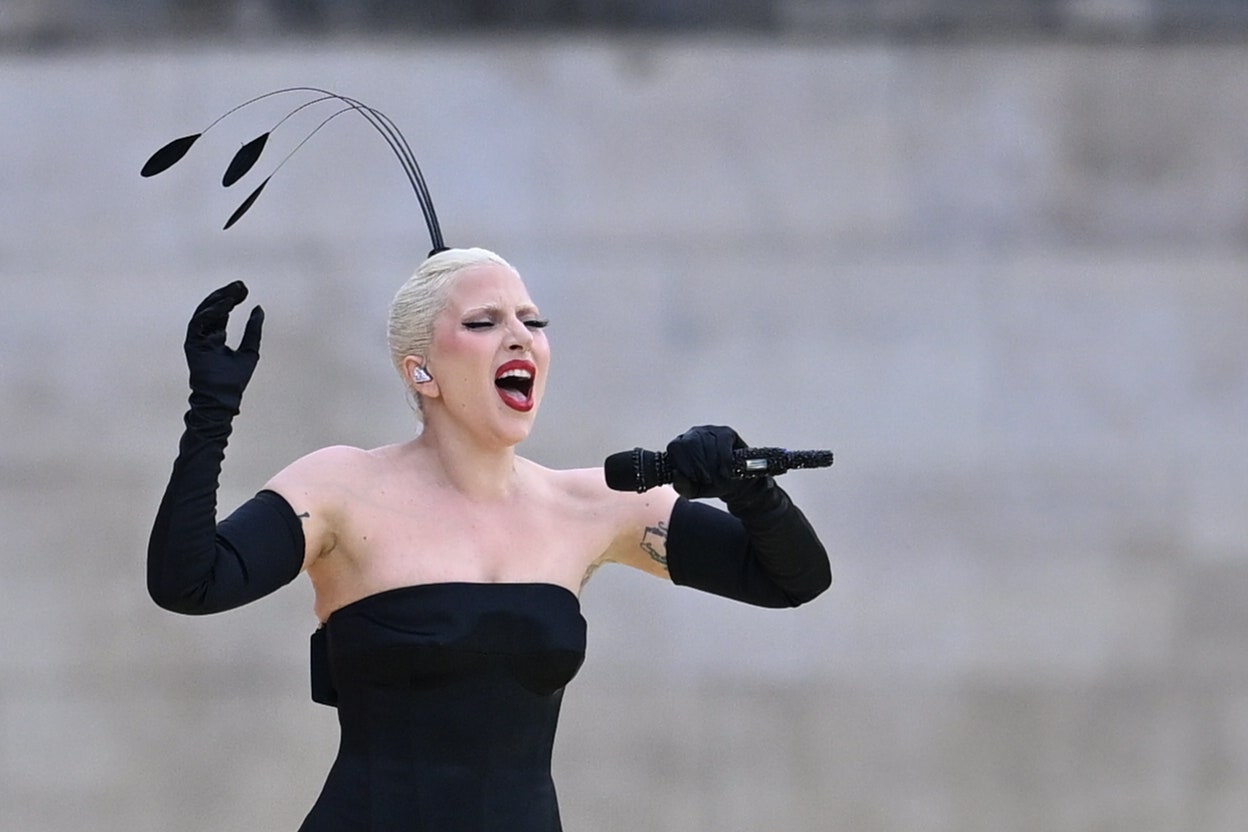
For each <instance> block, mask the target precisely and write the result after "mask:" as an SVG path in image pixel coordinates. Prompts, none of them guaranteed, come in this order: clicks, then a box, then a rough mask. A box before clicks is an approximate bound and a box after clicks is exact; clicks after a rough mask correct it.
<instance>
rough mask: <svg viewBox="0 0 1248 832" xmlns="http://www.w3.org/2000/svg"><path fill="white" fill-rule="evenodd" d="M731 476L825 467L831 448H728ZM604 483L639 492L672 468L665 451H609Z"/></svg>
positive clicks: (664, 480) (667, 478) (666, 479)
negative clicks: (731, 449) (817, 449)
mask: <svg viewBox="0 0 1248 832" xmlns="http://www.w3.org/2000/svg"><path fill="white" fill-rule="evenodd" d="M732 456H733V459H734V462H733V466H732V477H733V479H738V480H745V479H754V478H756V477H771V476H775V475H776V474H783V473H784V472H785V471H788V470H789V469H791V468H827V467H828V466H829V465H831V464H832V452H831V451H790V450H787V449H785V448H739V449H737V450H735V451H733V452H732ZM602 467H603V473H604V474H605V475H606V478H607V487H608V488H610V489H612V490H613V491H636V492H637V493H638V494H640V493H641V492H643V491H648V490H650V489H651V488H654V487H655V486H658V485H666V484H668V483H670V482H671V481H672V469H671V466H670V465H669V464H668V461H667V453H666V452H665V451H647V450H644V449H642V448H633V449H632V450H631V451H620V452H619V453H617V454H611V456H609V457H607V459H606V461H605V462H603V464H602Z"/></svg>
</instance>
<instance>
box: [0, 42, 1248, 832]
mask: <svg viewBox="0 0 1248 832" xmlns="http://www.w3.org/2000/svg"><path fill="white" fill-rule="evenodd" d="M292 84H312V85H319V86H326V87H330V88H333V89H336V90H339V91H342V92H344V93H346V94H350V95H353V96H356V97H359V98H362V99H364V100H366V101H368V102H370V103H371V104H373V105H374V106H377V107H379V108H381V109H383V110H385V111H386V112H388V113H389V114H390V115H391V116H392V117H393V118H394V119H395V121H397V122H398V123H399V124H400V125H402V127H403V129H404V132H405V133H406V135H407V137H408V139H409V141H410V142H411V144H412V146H413V147H414V148H415V150H416V152H417V154H418V156H419V158H420V160H421V164H422V165H423V166H424V169H425V172H426V175H427V177H428V179H429V182H430V187H431V189H432V191H433V195H434V199H435V202H436V205H437V208H438V210H439V213H440V215H441V218H442V223H443V228H444V230H445V232H446V235H447V238H448V240H449V241H450V242H452V243H457V244H481V245H486V246H489V247H492V248H495V249H497V250H499V251H500V252H502V253H504V254H505V255H506V256H507V257H508V258H509V259H511V260H512V262H514V263H515V264H516V265H517V266H518V267H519V268H520V269H521V270H522V272H523V273H524V274H525V275H526V276H527V278H528V280H529V283H530V288H531V290H532V292H533V294H534V295H535V297H536V298H537V299H538V301H539V302H540V303H541V304H542V306H543V310H544V311H546V312H549V314H550V316H551V318H552V320H553V322H554V323H553V324H552V327H551V329H550V333H551V336H552V340H553V344H554V350H555V364H554V373H555V375H554V378H553V379H552V382H551V387H550V388H549V391H548V399H547V402H546V404H545V406H544V409H543V413H542V417H541V419H540V420H539V427H538V430H537V432H536V435H535V436H534V437H533V438H532V440H531V441H530V442H529V443H528V444H527V445H526V446H525V452H526V453H527V454H528V455H529V456H531V457H533V458H535V459H537V460H539V461H541V462H543V463H545V464H549V465H553V466H579V465H587V464H596V463H597V462H598V461H600V460H601V459H602V458H603V457H604V456H605V455H606V454H608V453H610V452H613V451H616V450H620V449H624V448H629V447H632V446H633V445H645V446H650V447H657V446H661V445H662V444H663V443H665V442H666V441H667V439H668V438H670V437H671V436H672V435H674V434H675V433H677V432H679V431H681V430H683V429H684V428H686V427H687V426H689V425H690V424H693V423H697V422H703V421H722V422H726V423H729V424H733V425H735V426H737V427H738V428H739V430H740V431H741V432H742V433H743V434H744V435H745V436H746V437H747V438H748V439H749V440H750V441H752V442H754V443H757V444H773V443H774V444H788V445H790V446H791V447H824V446H826V447H831V448H833V449H834V450H835V451H836V452H837V463H836V465H835V467H834V468H833V469H831V470H829V471H821V472H796V473H793V474H790V475H789V476H788V477H787V478H786V480H785V485H786V487H788V488H789V489H790V491H791V492H792V493H793V494H794V495H795V497H796V498H797V499H798V500H799V502H800V503H801V504H802V505H803V506H804V507H805V508H806V509H807V511H808V513H809V514H810V516H811V517H812V518H813V520H814V522H815V523H816V525H817V526H818V527H819V529H820V530H821V532H822V534H823V536H824V538H825V540H826V541H827V543H828V545H829V548H830V549H831V551H832V552H833V555H834V566H835V569H836V574H837V579H838V581H837V585H836V586H835V587H834V589H833V590H832V591H831V592H830V593H829V594H828V595H826V596H824V597H823V598H821V599H820V600H819V601H818V602H816V603H814V604H811V605H810V606H808V607H804V608H802V609H799V610H797V611H794V612H787V613H785V612H772V611H763V610H756V609H752V608H747V607H743V606H740V605H735V604H731V603H728V602H725V601H722V600H719V599H716V598H711V597H708V596H703V595H699V594H697V593H694V592H691V591H688V590H681V589H677V588H675V587H671V586H668V585H664V584H661V583H659V582H657V581H654V580H653V579H650V578H647V577H645V576H641V575H634V574H629V573H627V571H626V570H623V569H620V568H617V569H614V570H611V569H608V570H603V571H602V572H601V573H600V574H599V575H598V576H596V577H595V579H594V581H593V582H592V583H591V584H590V585H589V586H588V587H587V589H586V591H585V595H584V599H583V600H584V605H585V610H586V615H587V617H588V619H589V621H590V655H589V659H588V661H587V663H586V665H585V667H584V669H583V671H582V673H581V675H580V676H579V677H578V679H577V681H576V682H575V683H574V685H573V686H572V687H571V688H570V689H569V693H568V696H567V698H566V705H565V715H566V716H565V720H564V723H563V725H562V727H561V731H560V737H559V743H558V748H557V752H556V769H557V771H556V774H557V778H558V783H559V786H560V792H561V797H562V803H563V806H564V813H565V826H566V828H568V829H569V830H597V831H598V832H614V830H620V832H623V831H624V830H642V829H644V830H655V832H657V831H658V830H673V832H675V830H681V832H691V830H707V832H709V831H710V830H715V832H737V831H738V830H739V831H740V832H763V831H764V830H766V831H767V832H770V831H771V830H780V829H784V830H803V832H806V831H809V832H815V831H816V830H853V832H875V831H876V830H879V831H880V832H977V831H978V830H984V832H989V830H991V832H1002V830H1017V831H1018V832H1064V831H1065V830H1071V831H1072V832H1073V831H1074V830H1080V832H1083V831H1084V830H1131V832H1174V830H1180V829H1181V830H1238V829H1240V828H1241V827H1242V822H1243V818H1244V817H1245V815H1246V814H1248V650H1245V649H1244V642H1245V638H1246V637H1248V604H1245V603H1244V600H1245V595H1246V594H1248V511H1245V495H1246V494H1248V489H1246V488H1245V483H1246V482H1248V436H1246V435H1245V431H1244V428H1243V419H1244V416H1245V414H1248V350H1246V349H1245V347H1246V346H1248V334H1246V327H1248V280H1245V267H1246V266H1248V253H1246V251H1245V245H1244V243H1245V228H1248V225H1246V216H1245V214H1246V211H1248V197H1246V196H1245V194H1246V193H1248V189H1246V188H1245V186H1244V184H1245V182H1248V142H1245V141H1244V136H1245V135H1248V53H1246V52H1245V50H1244V49H1243V48H1241V47H1231V46H1226V47H1205V48H1197V47H1186V48H1178V47H1174V48H1130V47H1118V48H1094V47H1069V46H1066V47H1063V46H1059V45H1047V46H1034V47H1028V48H1021V47H1015V48H1010V47H1004V46H1000V47H992V46H974V45H966V46H961V47H957V48H952V47H943V48H942V47H929V48H922V47H887V46H876V47H866V46H860V47H855V46H848V45H845V46H839V47H819V46H815V45H813V44H806V45H789V46H786V45H784V44H779V43H766V44H765V43H761V42H754V41H714V40H645V39H628V40H619V41H607V40H561V39H533V40H529V41H506V40H496V41H454V42H429V41H415V42H410V43H401V42H391V43H389V44H384V45H378V44H374V45H368V44H364V43H359V44H356V45H349V44H339V45H332V46H331V45H325V44H316V45H311V44H308V45H297V44H293V45H290V46H288V47H285V48H283V49H281V50H276V51H274V50H267V51H261V50H259V49H257V50H255V51H252V50H248V49H243V48H239V49H235V50H231V49H227V48H224V47H213V48H204V49H202V50H190V51H186V50H179V51H176V52H175V51H172V50H171V51H145V52H135V53H127V54H120V53H116V52H99V53H82V52H71V53H62V54H50V55H44V56H22V55H13V54H10V55H7V56H3V57H0V101H2V102H3V104H4V108H3V116H2V117H0V151H2V157H0V158H3V160H4V161H3V164H2V165H0V216H2V217H3V222H0V286H2V287H3V288H2V291H3V299H4V302H3V303H0V389H2V390H3V391H4V395H3V397H2V398H0V424H2V425H3V427H4V430H3V433H2V436H3V438H2V439H0V495H2V496H0V535H2V539H3V541H4V545H3V546H2V547H0V570H2V571H0V634H2V635H0V828H2V829H3V830H5V831H6V832H8V830H14V832H17V831H19V830H20V832H44V830H63V829H71V828H72V829H80V828H90V829H94V830H100V832H112V830H126V832H147V830H151V831H152V832H165V831H166V830H169V829H184V830H203V831H204V832H218V831H220V832H224V831H225V830H236V829H274V830H281V829H294V828H296V827H297V825H298V823H299V821H300V820H301V818H302V816H303V813H304V812H305V811H306V809H307V807H308V806H309V805H310V803H311V801H312V799H313V797H314V795H315V794H316V791H317V789H318V788H319V786H320V782H321V779H322V778H323V776H324V773H325V770H326V768H327V766H328V764H329V762H330V760H331V758H332V756H333V753H334V748H335V736H336V726H335V723H334V714H333V712H332V711H331V710H329V709H326V708H322V707H320V706H316V705H313V704H312V703H311V702H310V701H309V700H308V697H307V669H306V637H307V635H308V634H309V633H310V632H311V630H312V628H313V626H314V618H313V615H312V612H311V609H310V591H309V588H308V587H307V585H306V582H305V581H303V580H302V579H301V580H300V581H299V582H298V583H296V584H295V585H293V586H291V587H289V588H287V589H285V590H283V591H282V592H281V593H278V594H277V595H274V596H272V597H270V598H268V599H265V600H263V601H261V602H259V603H257V604H254V605H252V606H250V607H248V608H244V609H242V610H238V611H235V612H232V613H229V614H225V615H221V616H217V617H210V618H206V619H190V618H179V617H176V616H172V615H169V614H167V613H163V612H161V611H160V610H158V609H156V608H155V607H154V606H153V605H152V604H151V603H150V602H149V601H148V599H147V598H146V595H145V592H144V589H143V552H144V544H145V540H146V535H147V531H148V525H149V523H150V519H151V517H152V514H153V512H154V510H155V506H156V503H157V500H158V498H159V495H160V493H161V490H162V489H163V485H164V480H165V476H166V474H167V472H168V466H169V463H170V462H171V460H172V457H173V453H174V450H175V444H176V440H177V436H178V432H179V417H180V414H181V411H182V409H183V403H184V397H185V389H186V388H185V375H184V369H183V364H182V358H181V354H180V344H181V337H182V332H183V329H184V325H185V324H184V322H185V320H186V317H187V315H188V314H189V313H190V311H191V309H192V308H193V307H194V305H195V303H196V302H197V301H198V299H199V298H200V297H202V296H203V295H204V294H205V293H206V292H207V291H209V290H211V289H212V288H215V287H216V286H218V285H221V284H223V283H225V282H227V281H229V280H231V279H234V278H238V277H241V278H244V279H246V280H247V281H248V283H249V285H250V286H251V287H252V291H253V297H254V298H255V299H256V300H257V301H259V302H261V303H263V304H264V305H265V307H266V309H267V311H268V322H267V326H266V334H265V343H264V355H263V359H262V362H261V366H260V369H259V371H258V373H257V376H256V378H255V380H254V383H253V385H252V389H251V390H249V391H248V397H247V400H246V402H245V404H244V414H243V416H242V418H241V419H240V421H239V423H238V428H237V430H236V433H235V438H234V440H233V442H232V445H231V450H230V453H229V455H228V457H227V467H226V472H225V476H224V482H223V495H222V502H223V503H224V504H225V505H227V506H232V505H234V504H236V503H237V502H239V501H241V500H242V499H245V498H246V497H247V496H248V495H250V493H251V492H252V491H254V490H255V489H256V488H257V487H258V486H259V485H260V484H261V483H262V482H263V481H264V480H265V479H266V478H267V477H268V476H269V475H270V474H271V473H272V472H274V471H275V470H277V469H279V468H280V467H282V466H283V465H284V464H286V463H287V462H288V461H290V460H291V459H293V458H295V457H297V456H299V455H301V454H303V453H305V452H307V451H310V450H312V449H314V448H316V447H319V446H321V445H325V444H329V443H336V442H346V443H351V444H357V445H361V446H372V445H377V444H382V443H385V442H390V441H395V440H399V439H402V438H404V437H405V436H407V435H409V434H410V431H411V427H412V425H411V420H410V417H409V415H408V413H407V410H406V405H405V402H404V399H403V396H402V393H401V391H400V388H399V386H398V383H397V380H395V379H394V378H392V376H391V370H390V369H389V367H388V363H387V358H386V355H385V350H384V346H383V341H382V321H383V318H384V311H385V305H386V303H387V301H388V299H389V297H390V295H391V294H392V292H393V290H394V289H395V287H396V286H397V285H398V284H399V283H400V282H401V281H402V279H403V278H404V277H406V275H407V273H408V272H409V271H410V269H411V268H412V267H413V266H414V264H415V263H416V262H417V261H418V259H419V258H420V257H421V255H422V254H423V252H424V251H425V249H426V248H427V246H428V241H427V238H426V237H425V233H424V231H423V227H422V223H421V220H420V217H419V213H418V210H417V208H416V205H415V202H414V200H413V199H412V198H411V193H410V191H409V190H408V189H407V186H406V184H405V183H404V182H403V181H402V178H401V176H400V175H399V171H398V167H397V166H396V165H395V164H394V160H393V159H392V158H390V157H389V156H388V154H387V152H386V150H385V147H384V145H382V144H381V143H380V141H379V140H378V139H377V138H376V137H375V136H373V135H372V134H370V133H369V132H368V131H367V130H366V129H365V128H364V127H363V126H362V125H359V124H354V125H353V124H350V123H347V122H345V121H343V120H340V121H339V122H336V123H335V124H334V125H333V126H332V127H331V128H327V129H326V130H325V131H323V132H322V133H321V134H320V135H318V137H317V140H316V141H314V142H313V143H310V144H309V145H307V146H306V147H305V148H304V150H302V151H301V152H300V154H299V155H298V156H296V157H294V158H293V159H292V160H291V162H290V163H289V164H288V165H287V166H286V167H285V168H283V170H282V172H281V174H280V176H279V177H278V178H275V179H274V180H273V183H272V184H271V185H270V186H269V188H268V190H267V191H266V193H265V196H264V198H263V199H262V200H261V201H260V202H258V203H257V205H256V207H255V208H254V209H253V211H252V213H251V214H249V215H248V216H247V218H246V219H245V220H244V221H243V222H242V223H240V224H239V225H238V226H237V227H235V228H234V229H231V230H230V231H229V232H228V233H222V232H221V231H220V230H219V228H220V225H221V223H222V222H223V221H224V219H225V218H226V217H227V216H228V215H229V213H230V212H231V211H232V210H233V208H234V206H235V205H236V204H237V202H238V201H239V199H240V198H241V195H236V194H233V193H223V192H222V189H221V188H219V187H218V186H217V185H216V184H215V181H216V177H218V176H219V175H220V170H221V168H222V166H223V164H224V161H225V160H226V159H227V158H228V157H229V155H230V154H231V153H232V152H233V149H234V148H236V147H237V146H238V144H239V143H240V142H242V141H245V140H246V139H247V138H250V136H251V135H253V134H254V133H256V132H259V131H260V130H261V129H263V127H264V126H267V123H268V121H269V120H270V118H271V116H272V113H268V112H266V113H263V114H261V113H259V112H257V113H255V114H254V119H253V120H252V121H251V122H248V121H247V119H245V118H240V121H239V122H237V123H236V127H235V128H231V129H226V125H229V124H230V122H226V123H224V124H223V126H222V127H221V128H218V129H217V130H214V131H213V132H211V133H209V134H208V137H206V138H205V139H204V141H203V143H202V146H197V148H196V149H195V152H194V154H193V155H192V156H191V157H188V159H187V160H186V161H185V162H184V163H183V164H182V165H181V166H179V167H178V168H175V169H174V170H173V171H170V172H169V173H168V174H166V175H165V176H163V177H161V178H158V179H154V180H142V179H140V178H139V176H138V169H139V167H140V165H141V164H142V162H143V160H144V159H145V158H146V156H147V155H148V153H150V152H151V151H152V150H153V149H154V148H155V147H157V146H159V145H160V144H162V143H163V142H164V141H166V140H167V139H170V138H172V137H174V136H177V135H181V134H183V133H186V132H191V131H193V130H195V129H199V128H201V127H203V126H204V125H205V124H206V123H207V122H208V121H209V120H211V118H213V117H214V116H215V115H217V114H218V113H219V112H221V111H223V110H224V109H226V108H227V107H229V106H231V105H232V104H234V103H237V102H238V101H241V100H243V99H245V98H247V97H249V96H251V95H254V94H257V93H259V92H263V91H266V90H269V89H271V88H275V87H279V86H286V85H292ZM242 187H245V186H242Z"/></svg>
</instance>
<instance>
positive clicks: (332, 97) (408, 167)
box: [141, 87, 447, 256]
mask: <svg viewBox="0 0 1248 832" xmlns="http://www.w3.org/2000/svg"><path fill="white" fill-rule="evenodd" d="M286 93H311V94H313V95H314V97H313V98H312V99H311V100H309V101H305V102H303V103H302V104H300V105H299V106H298V107H295V109H293V110H291V111H290V112H289V113H287V114H286V115H284V116H282V118H281V119H280V120H279V121H278V122H277V123H276V124H274V125H273V126H272V127H270V128H269V129H268V130H267V131H265V132H264V133H262V134H260V135H259V136H257V137H256V138H254V139H252V140H251V141H249V142H247V143H246V144H245V145H243V146H242V147H240V148H239V149H238V152H237V153H235V154H234V158H233V159H231V160H230V164H229V166H228V167H227V168H226V169H225V175H224V176H223V177H222V178H221V184H222V185H224V186H225V187H227V188H228V187H229V186H231V185H233V184H234V183H235V182H237V181H238V180H239V179H241V178H242V177H243V176H244V175H246V174H247V172H248V171H250V170H251V169H252V167H253V166H254V165H255V164H256V162H257V161H258V160H259V159H260V154H261V153H262V152H263V151H264V146H265V145H266V144H267V143H268V141H269V136H270V135H271V134H272V133H273V131H274V130H276V129H277V128H278V127H281V126H282V123H283V122H285V121H286V120H287V119H289V118H290V117H291V116H293V115H294V114H295V113H297V112H299V111H300V110H303V109H304V108H306V107H311V106H312V105H314V104H319V103H321V102H323V101H334V102H336V103H338V104H341V105H342V106H341V107H340V108H339V109H338V110H336V111H335V112H333V113H331V114H330V115H329V116H327V117H326V118H325V119H324V120H323V121H321V123H320V124H318V125H316V127H314V128H313V129H312V131H311V132H310V133H308V135H307V136H305V137H304V138H303V140H302V141H300V142H299V144H297V145H295V147H294V149H292V150H291V151H290V152H289V153H287V154H286V156H285V157H284V158H283V159H282V161H280V162H278V163H277V166H276V167H274V168H273V171H272V172H271V173H270V174H269V175H268V176H266V177H265V179H264V181H263V182H261V183H260V185H259V186H258V187H257V188H256V189H255V190H254V191H252V192H251V193H250V194H249V195H248V196H247V198H246V199H244V200H243V202H242V204H241V205H239V206H238V208H236V209H235V211H234V213H233V214H231V215H230V218H229V219H228V220H227V221H226V223H225V228H229V227H230V226H231V225H233V224H234V223H236V222H238V220H239V218H240V217H242V215H243V214H245V213H247V210H248V209H249V208H251V206H252V204H253V203H254V202H255V201H256V199H257V198H258V197H259V196H260V192H261V191H263V190H264V186H265V185H267V184H269V180H270V179H272V178H273V175H274V174H276V173H277V171H278V170H279V169H280V168H281V167H282V165H284V164H286V160H287V159H289V158H290V157H291V156H293V155H294V153H295V151H296V150H298V149H299V148H301V147H303V145H304V144H305V143H306V142H307V141H308V139H310V138H312V137H313V136H315V135H316V133H317V131H318V130H320V129H321V128H322V127H324V126H325V125H326V124H328V123H329V122H331V121H333V120H334V119H335V118H337V117H338V116H340V115H342V114H343V113H358V114H359V115H360V116H361V117H363V118H364V120H365V121H367V122H368V123H369V124H371V125H372V126H373V129H374V130H376V131H377V132H378V133H379V134H381V137H382V138H383V139H385V140H386V144H388V145H389V146H390V150H391V151H393V152H394V155H395V157H396V158H397V159H398V160H399V164H401V165H402V166H403V172H404V173H406V174H407V180H408V181H409V182H410V183H411V184H412V190H413V191H415V192H416V201H417V202H419V203H420V210H421V212H422V213H423V214H424V215H425V224H426V225H427V226H429V241H430V243H431V244H432V246H433V248H432V249H431V250H430V252H429V255H430V256H433V255H434V254H437V253H438V252H439V251H446V249H447V246H446V245H444V244H443V242H442V229H441V228H439V227H438V215H437V214H436V213H434V210H433V200H432V199H430V197H429V188H428V186H427V185H425V177H424V174H422V173H421V172H420V165H419V164H417V163H416V157H415V155H413V153H412V149H411V148H410V147H409V146H408V144H407V140H406V139H405V138H403V134H402V133H401V132H399V128H398V127H396V126H395V124H394V122H393V121H391V120H390V117H389V116H387V115H386V114H385V113H382V112H381V111H379V110H374V109H373V108H372V107H369V106H368V105H367V104H364V103H362V102H360V101H357V100H355V99H354V98H347V97H346V96H345V95H338V94H337V93H333V92H330V91H328V90H322V89H317V88H316V87H288V88H286V89H281V90H274V91H273V92H266V93H265V94H264V95H258V96H256V97H255V98H252V99H250V100H248V101H244V102H243V103H242V104H239V105H238V106H237V107H233V108H231V109H229V110H226V111H225V112H224V113H222V114H221V115H220V116H218V117H217V118H216V119H215V120H214V121H213V122H212V123H211V124H209V125H208V126H207V127H205V128H204V129H203V130H201V131H199V132H198V133H192V134H191V135H189V136H183V137H181V138H179V139H174V140H173V141H171V142H169V143H168V144H167V145H165V146H164V147H162V148H161V149H160V150H157V151H156V152H155V153H153V154H152V156H151V158H150V159H148V160H147V164H145V165H143V170H142V171H141V173H142V174H143V176H155V175H156V174H158V173H162V172H164V171H166V170H168V169H169V168H171V167H172V166H173V165H175V164H177V162H178V160H180V159H181V158H182V157H183V156H185V155H186V153H187V151H189V150H190V149H191V145H193V144H195V142H196V141H198V139H199V137H200V136H202V135H204V134H205V133H207V132H208V131H209V130H211V129H212V128H213V127H215V126H216V125H217V123H218V122H220V121H221V120H223V119H224V118H225V117H226V116H228V115H230V114H231V113H235V112H238V111H239V110H241V109H243V108H244V107H246V106H248V105H249V104H254V103H255V102H257V101H260V100H262V99H265V98H271V97H272V96H275V95H284V94H286Z"/></svg>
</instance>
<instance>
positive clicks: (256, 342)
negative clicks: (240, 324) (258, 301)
mask: <svg viewBox="0 0 1248 832" xmlns="http://www.w3.org/2000/svg"><path fill="white" fill-rule="evenodd" d="M263 328H264V310H263V309H262V308H260V307H259V306H255V307H252V310H251V315H250V317H248V318H247V326H246V328H245V329H244V330H243V338H242V340H241V341H239V342H238V352H239V353H240V354H242V355H248V356H252V357H254V358H259V357H260V330H261V329H263Z"/></svg>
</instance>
